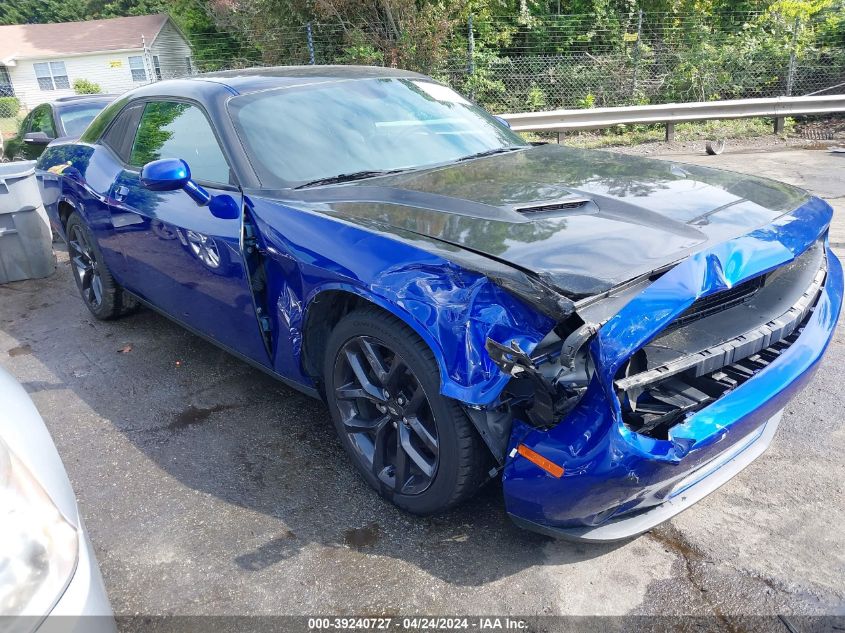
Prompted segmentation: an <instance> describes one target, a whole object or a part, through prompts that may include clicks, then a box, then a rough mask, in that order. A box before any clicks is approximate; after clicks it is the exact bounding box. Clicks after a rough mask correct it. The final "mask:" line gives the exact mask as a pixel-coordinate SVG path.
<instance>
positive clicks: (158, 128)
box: [129, 101, 230, 184]
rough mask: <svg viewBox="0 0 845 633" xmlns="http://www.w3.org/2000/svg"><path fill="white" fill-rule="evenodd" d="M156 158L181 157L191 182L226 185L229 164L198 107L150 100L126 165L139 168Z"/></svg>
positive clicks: (227, 182) (142, 116) (228, 178)
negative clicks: (191, 178)
mask: <svg viewBox="0 0 845 633" xmlns="http://www.w3.org/2000/svg"><path fill="white" fill-rule="evenodd" d="M160 158H182V159H184V160H185V161H186V162H187V163H188V166H189V167H190V168H191V176H192V177H193V178H194V179H195V180H203V181H208V182H212V183H219V184H229V182H230V176H229V164H228V163H227V162H226V158H225V156H224V155H223V151H222V150H221V149H220V145H218V143H217V139H216V138H215V136H214V132H213V131H212V129H211V125H210V124H209V122H208V119H206V117H205V114H203V112H202V110H200V109H199V108H198V107H196V106H193V105H191V104H188V103H179V102H175V101H150V102H148V103H147V104H146V105H145V106H144V113H143V114H142V115H141V121H140V124H139V125H138V131H137V133H136V134H135V141H134V142H133V144H132V150H131V152H130V154H129V164H130V165H133V166H134V167H143V166H144V165H145V164H147V163H149V162H150V161H153V160H158V159H160Z"/></svg>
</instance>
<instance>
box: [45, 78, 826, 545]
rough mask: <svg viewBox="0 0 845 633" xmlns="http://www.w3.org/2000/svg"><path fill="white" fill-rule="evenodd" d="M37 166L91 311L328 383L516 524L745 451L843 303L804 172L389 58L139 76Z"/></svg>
mask: <svg viewBox="0 0 845 633" xmlns="http://www.w3.org/2000/svg"><path fill="white" fill-rule="evenodd" d="M39 167H40V170H41V171H40V173H41V178H42V179H43V182H42V185H43V193H44V196H45V202H46V204H47V206H48V210H49V213H50V216H51V219H52V222H53V224H54V225H55V229H56V230H57V231H59V232H60V233H61V234H62V235H64V236H66V239H67V242H68V246H69V253H70V258H71V263H72V270H73V272H74V276H75V279H76V283H77V285H78V287H79V291H80V293H81V295H82V299H83V300H84V302H85V304H86V305H87V307H88V308H89V309H90V310H91V312H92V313H93V314H94V316H96V317H97V318H99V319H112V318H115V317H119V316H121V315H123V314H126V313H128V312H130V311H132V310H134V309H135V308H136V307H137V306H138V305H140V304H144V305H147V306H149V307H151V308H153V309H155V310H158V311H159V312H161V313H162V314H164V315H166V316H168V317H170V318H172V319H174V320H175V321H177V322H179V323H180V324H182V325H184V326H185V327H186V328H188V329H190V330H191V331H193V332H195V333H197V334H198V335H200V336H203V337H205V338H207V339H208V340H210V341H212V342H214V343H215V344H217V345H219V346H220V347H222V348H224V349H226V350H228V351H230V352H231V353H232V354H234V355H236V356H238V357H239V358H241V359H243V360H245V361H247V362H249V363H251V364H253V365H255V366H256V367H258V368H260V369H262V370H264V371H266V372H268V373H270V374H272V375H273V376H275V377H277V378H278V379H280V380H282V381H284V382H286V383H287V384H289V385H291V386H293V387H295V388H297V389H299V390H301V391H303V392H305V393H308V394H310V395H312V396H315V397H319V398H322V399H323V400H324V401H325V402H326V404H327V406H328V409H329V411H330V413H331V416H332V420H333V421H334V426H335V427H336V430H337V433H338V434H339V436H340V438H341V442H342V443H343V445H344V447H345V449H346V451H347V452H348V454H349V457H350V458H351V460H352V462H353V463H354V464H355V466H356V467H357V468H358V470H359V471H360V472H361V475H362V476H363V477H364V479H366V481H367V482H368V483H369V484H370V485H371V486H372V487H373V488H374V489H375V490H376V491H378V493H379V494H381V495H382V496H384V497H385V498H387V499H389V500H390V501H392V502H393V503H395V504H396V505H397V506H399V507H401V508H403V509H405V510H407V511H409V512H412V513H417V514H428V513H434V512H439V511H442V510H444V509H446V508H448V507H450V506H453V505H454V504H456V503H459V502H461V501H462V500H464V499H466V498H467V497H469V496H470V495H472V494H473V493H474V492H475V491H476V490H477V489H478V488H479V486H481V485H482V484H483V483H484V482H486V481H488V480H490V479H494V478H499V477H500V478H501V481H502V485H503V487H504V497H505V502H506V504H507V511H508V513H509V515H510V516H511V517H512V518H513V520H514V521H515V522H516V523H517V524H519V525H521V526H524V527H527V528H530V529H533V530H538V531H540V532H544V533H546V534H551V535H555V536H562V537H568V538H574V539H580V540H587V541H610V540H617V539H621V538H627V537H630V536H632V535H635V534H639V533H641V532H643V531H645V530H648V529H649V528H651V527H653V526H654V525H656V524H658V523H660V522H662V521H665V520H666V519H668V518H670V517H671V516H673V515H674V514H676V513H678V512H680V511H681V510H683V509H684V508H687V507H689V506H690V505H691V504H693V503H695V502H696V501H697V500H699V499H701V498H702V497H703V496H705V495H706V494H708V493H710V492H711V491H713V490H714V489H716V488H717V487H718V486H720V485H721V484H723V483H724V482H725V481H727V480H728V479H729V478H731V477H732V476H733V475H735V474H736V473H737V472H739V471H740V470H741V469H742V468H743V467H744V466H746V465H747V464H749V463H750V462H751V461H752V460H753V459H755V458H756V457H757V456H758V455H760V454H761V453H762V452H763V451H764V450H765V448H766V447H767V446H768V445H769V443H770V442H771V441H772V438H773V436H774V434H775V431H776V429H777V426H778V422H779V421H780V418H781V411H782V409H783V407H784V406H785V405H786V403H787V402H788V401H789V399H790V398H791V397H793V396H794V395H795V393H796V392H797V391H798V390H799V389H800V388H801V387H802V386H804V385H805V384H806V383H807V381H808V380H809V379H810V377H811V375H812V374H813V370H814V369H815V368H816V366H817V365H818V363H819V360H820V358H821V356H822V354H823V353H824V351H825V348H826V347H827V345H828V343H829V341H830V339H831V336H832V334H833V329H834V326H835V324H836V320H837V316H838V314H839V310H840V306H841V303H842V289H843V278H842V268H841V266H840V263H839V261H838V260H837V259H836V258H835V257H834V256H833V254H832V253H831V251H830V248H829V246H828V227H829V224H830V221H831V215H832V210H831V207H830V206H829V205H828V204H827V203H825V202H824V201H822V200H820V199H819V198H816V197H812V196H810V195H808V194H807V193H805V192H804V191H801V190H799V189H796V188H794V187H790V186H787V185H784V184H781V183H778V182H772V181H770V180H765V179H762V178H755V177H750V176H744V175H740V174H734V173H729V172H725V171H720V170H716V169H708V168H703V167H693V166H689V165H679V164H672V163H668V162H661V161H650V160H644V159H638V158H631V157H625V156H619V155H614V154H609V153H605V152H589V151H579V150H575V149H570V148H566V147H561V146H559V145H552V144H529V143H526V142H525V141H524V140H523V139H522V138H520V137H519V136H518V135H517V134H515V133H513V132H512V131H511V130H510V129H509V128H508V126H507V124H505V123H504V122H503V121H501V120H499V119H497V118H496V117H493V116H491V115H489V114H488V113H486V112H485V111H484V110H482V109H481V108H479V107H478V106H476V105H474V104H473V103H471V102H469V101H467V100H466V99H464V98H463V97H462V96H460V95H459V94H457V93H455V92H454V91H452V90H451V89H449V88H447V87H445V86H443V85H441V84H438V83H436V82H435V81H433V80H431V79H429V78H427V77H425V76H423V75H418V74H415V73H410V72H403V71H400V70H395V69H385V68H367V67H354V66H352V67H332V66H324V67H321V66H309V67H290V68H269V69H266V68H265V69H257V70H244V71H230V72H222V73H215V74H208V75H201V76H198V77H195V78H192V79H184V80H173V81H164V82H159V83H156V84H153V85H150V86H145V87H142V88H138V89H136V90H133V91H131V92H128V93H126V94H125V95H123V96H122V97H121V98H119V99H118V100H117V101H115V102H114V103H112V104H111V105H110V106H109V107H108V108H106V110H104V111H103V112H102V113H101V114H100V115H99V116H98V117H97V118H96V119H95V120H94V121H93V122H92V123H91V125H90V126H89V128H88V129H87V130H86V131H85V133H84V134H83V135H82V137H81V138H80V139H78V140H76V141H67V142H61V143H58V144H54V145H52V146H50V147H49V148H48V149H47V151H46V152H45V153H44V154H43V155H42V157H41V159H40V162H39ZM796 423H800V421H798V420H796Z"/></svg>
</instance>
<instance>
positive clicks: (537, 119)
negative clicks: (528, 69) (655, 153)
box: [500, 95, 845, 141]
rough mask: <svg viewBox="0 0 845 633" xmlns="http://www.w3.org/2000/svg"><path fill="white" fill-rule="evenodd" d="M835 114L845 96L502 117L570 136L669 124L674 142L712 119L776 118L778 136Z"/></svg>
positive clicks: (518, 127) (520, 126)
mask: <svg viewBox="0 0 845 633" xmlns="http://www.w3.org/2000/svg"><path fill="white" fill-rule="evenodd" d="M832 112H845V95H818V96H812V97H771V98H764V99H736V100H734V101H705V102H697V103H664V104H658V105H644V106H624V107H621V108H590V109H582V110H552V111H550V112H515V113H509V114H502V115H500V116H501V117H502V118H503V119H505V120H506V121H507V122H508V123H509V124H510V126H511V129H513V130H515V131H517V132H569V131H574V130H596V129H600V128H606V127H612V126H614V125H624V124H665V125H666V140H667V141H671V140H673V138H674V132H675V130H674V127H675V123H685V122H687V121H704V120H711V119H743V118H752V117H774V118H775V133H778V132H781V131H783V120H784V117H788V116H795V115H800V114H829V113H832Z"/></svg>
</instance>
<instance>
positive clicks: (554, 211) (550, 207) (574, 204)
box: [513, 196, 598, 217]
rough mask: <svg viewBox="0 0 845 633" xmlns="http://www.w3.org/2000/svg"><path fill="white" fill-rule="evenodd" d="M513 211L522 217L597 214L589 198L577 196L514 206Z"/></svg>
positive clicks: (595, 207)
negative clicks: (587, 211)
mask: <svg viewBox="0 0 845 633" xmlns="http://www.w3.org/2000/svg"><path fill="white" fill-rule="evenodd" d="M513 210H514V211H516V212H517V213H519V214H522V215H524V216H530V217H534V216H546V215H553V216H558V215H561V214H566V213H571V212H573V211H577V212H579V213H583V212H584V211H586V210H589V212H592V213H598V205H596V203H595V202H593V201H592V200H590V199H589V198H583V197H578V196H568V197H566V198H562V199H559V200H550V201H547V202H532V203H530V204H528V205H520V206H514V207H513Z"/></svg>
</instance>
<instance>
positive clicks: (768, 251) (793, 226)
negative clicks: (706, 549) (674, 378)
mask: <svg viewBox="0 0 845 633" xmlns="http://www.w3.org/2000/svg"><path fill="white" fill-rule="evenodd" d="M831 213H832V210H831V208H830V206H829V205H827V203H825V202H823V201H821V200H819V199H817V198H815V199H811V200H810V201H809V202H808V203H807V204H805V205H803V206H802V207H800V208H799V209H797V210H796V211H794V212H792V213H790V214H788V215H786V216H784V217H782V218H781V219H779V220H778V221H777V222H776V223H774V224H772V225H771V226H768V227H765V228H763V229H760V230H757V231H753V232H751V233H749V234H748V235H746V236H743V237H740V238H737V239H734V240H731V241H730V242H726V243H724V244H720V245H717V246H716V247H713V248H710V249H707V250H705V251H701V252H699V253H697V254H695V255H692V256H691V257H689V258H688V259H687V260H685V261H684V262H681V263H680V264H678V265H677V266H676V267H674V268H673V269H671V270H670V271H668V272H667V273H666V274H664V275H663V276H661V277H660V278H659V279H657V280H656V281H655V282H654V283H653V284H651V285H650V286H649V287H648V288H647V289H646V290H644V291H643V292H642V293H640V294H639V295H638V296H636V297H635V298H634V299H632V300H631V301H630V302H629V303H628V304H627V305H626V306H625V307H624V308H622V309H621V310H620V311H619V312H618V313H617V314H616V315H614V316H613V317H611V318H610V319H609V320H608V322H607V323H606V324H605V325H604V326H603V327H602V328H601V330H600V331H599V334H598V335H597V337H596V338H595V339H594V341H593V342H592V343H591V347H590V353H591V355H592V358H593V360H594V363H595V367H596V372H595V374H594V376H593V379H592V381H591V383H590V385H589V387H588V389H587V392H586V394H585V395H584V397H583V399H582V400H581V402H580V403H579V405H578V406H577V407H576V408H575V409H574V410H573V411H572V412H571V413H570V414H569V415H568V416H567V417H566V418H565V419H563V420H561V422H560V423H559V424H558V425H557V426H555V427H554V428H552V429H550V430H548V431H541V430H537V429H534V428H531V427H530V426H529V425H527V424H526V423H525V422H522V421H516V422H515V423H514V426H513V431H512V436H511V448H513V447H515V446H516V445H517V444H519V443H522V444H525V445H526V446H528V447H529V448H531V449H533V450H535V451H536V452H538V453H540V454H541V455H543V456H544V457H546V458H547V459H549V460H551V461H553V462H555V463H557V464H559V465H561V466H563V467H564V470H565V472H564V475H563V477H561V478H560V479H556V478H554V477H551V476H549V475H548V474H547V473H545V472H544V471H542V470H541V469H539V468H537V467H536V466H535V465H533V464H532V463H531V462H529V461H527V460H526V459H523V458H521V457H519V456H516V457H512V458H511V459H510V460H509V462H508V463H507V465H506V468H505V471H504V489H505V499H506V503H507V507H508V512H509V513H510V514H511V515H512V516H514V517H515V518H517V520H521V521H522V522H524V523H527V524H531V525H533V526H534V527H535V528H536V526H542V527H545V528H550V529H551V530H559V531H560V533H561V535H563V536H565V535H566V533H567V530H569V531H574V532H579V531H583V528H584V526H600V525H602V524H605V523H607V522H612V521H614V520H617V521H618V520H620V517H625V516H630V515H636V514H637V513H638V512H644V511H647V509H649V508H654V507H656V506H659V505H660V504H662V503H664V502H665V501H667V499H668V498H669V497H670V496H671V493H672V491H673V488H674V487H675V486H676V485H677V484H678V482H679V481H681V480H684V479H685V478H687V477H690V475H691V474H692V473H695V471H696V470H698V469H699V468H701V467H702V466H703V465H705V464H707V463H708V462H711V460H713V459H714V458H717V457H718V455H720V454H721V453H723V452H725V451H727V450H729V449H730V448H731V447H732V446H733V445H734V444H735V443H736V442H738V441H740V440H742V439H743V438H747V437H749V435H750V434H752V433H754V432H755V431H756V430H758V429H760V428H761V427H762V426H763V425H764V424H765V423H766V421H767V420H769V419H770V418H772V417H773V416H775V415H776V414H777V413H778V412H779V411H780V410H781V409H782V408H783V407H784V405H785V404H786V403H787V402H788V401H789V399H790V398H791V397H792V396H793V395H795V393H796V392H797V391H798V390H799V389H800V388H801V387H803V385H804V384H805V383H806V382H807V381H808V380H809V378H810V377H811V376H812V373H813V371H814V370H815V367H816V365H817V363H818V361H819V359H820V358H821V356H822V354H823V353H824V351H825V349H826V347H827V345H828V343H829V341H830V338H831V337H832V334H833V329H834V327H835V324H836V321H837V318H838V315H839V310H840V307H841V303H842V286H843V278H842V268H841V265H840V263H839V261H838V260H837V259H836V257H835V256H834V255H833V253H832V252H831V251H830V249H829V248H826V249H825V250H826V258H827V276H826V279H825V282H824V286H823V289H822V291H821V294H820V296H819V299H818V301H817V303H816V306H815V309H814V311H813V312H812V315H811V316H810V317H809V320H808V321H807V322H806V324H805V325H804V328H803V331H802V332H801V333H800V335H799V336H798V337H797V339H796V341H795V342H794V343H793V344H792V345H791V346H790V347H789V348H788V349H787V350H786V351H784V352H783V353H782V354H781V356H780V357H779V358H778V359H777V360H776V361H774V362H773V363H771V364H770V365H769V366H768V367H766V368H765V369H763V370H762V371H760V372H759V373H757V374H756V375H755V376H754V377H753V378H751V379H750V380H748V381H747V382H745V383H744V384H742V385H740V386H739V387H737V388H736V389H734V390H732V391H730V392H729V393H728V394H726V395H725V396H723V397H721V398H719V399H717V400H716V401H715V402H713V403H712V404H710V405H709V406H707V407H705V408H703V409H701V410H699V411H697V412H695V413H692V414H691V415H689V416H688V417H687V418H686V419H685V420H683V421H682V422H681V423H679V424H677V425H676V426H674V427H673V428H672V429H670V431H669V437H668V439H655V438H652V437H647V436H645V435H640V434H638V433H635V432H634V431H632V430H631V429H629V428H628V427H627V426H626V425H625V424H624V423H623V421H622V412H621V408H620V401H619V398H618V397H617V395H616V390H615V389H614V385H613V381H614V377H615V376H616V374H617V371H618V370H619V369H620V367H622V366H623V364H624V363H625V362H626V361H627V360H628V359H629V358H631V356H632V355H633V354H634V353H635V352H636V351H637V350H639V349H641V348H642V347H643V346H644V345H645V344H646V343H647V342H648V341H650V340H651V339H653V338H654V337H655V336H656V335H657V334H658V333H659V332H660V331H661V330H662V329H663V328H665V327H666V326H667V325H668V324H669V323H670V322H671V321H672V320H673V319H675V318H676V317H677V316H678V315H679V314H681V313H682V312H683V311H684V310H686V309H687V308H688V307H689V306H690V305H691V304H692V303H693V302H694V301H695V300H696V299H698V298H699V297H703V296H706V295H708V294H711V293H714V292H719V291H721V290H725V289H726V288H730V287H732V286H734V285H736V284H738V283H740V282H742V281H744V280H746V279H749V278H751V277H754V276H756V275H760V274H762V273H765V272H767V271H769V270H772V269H774V268H776V267H778V266H781V265H783V264H784V263H786V262H788V261H790V260H792V259H794V258H795V257H797V256H798V255H800V254H801V253H802V252H804V251H805V250H806V249H807V248H809V247H810V246H811V245H812V244H813V243H815V242H816V241H817V240H818V239H819V238H820V237H821V236H823V235H825V233H826V231H827V227H828V225H829V223H830V219H831ZM615 534H617V535H619V534H622V535H624V530H622V531H617V532H616V533H615Z"/></svg>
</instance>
